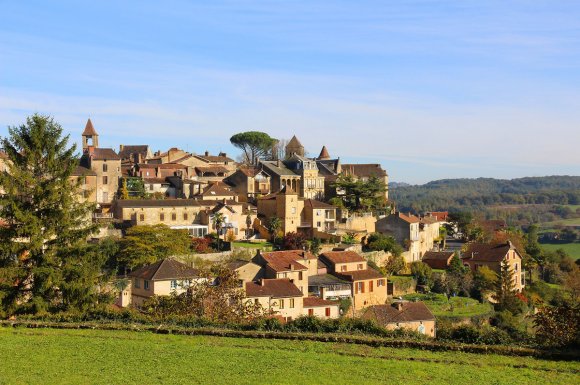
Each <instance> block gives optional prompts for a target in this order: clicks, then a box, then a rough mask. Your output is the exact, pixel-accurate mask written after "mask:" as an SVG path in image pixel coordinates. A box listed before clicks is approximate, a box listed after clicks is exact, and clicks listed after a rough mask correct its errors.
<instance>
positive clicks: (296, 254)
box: [261, 250, 316, 259]
mask: <svg viewBox="0 0 580 385" xmlns="http://www.w3.org/2000/svg"><path fill="white" fill-rule="evenodd" d="M261 254H262V255H263V256H268V257H272V258H276V257H277V256H287V257H291V258H294V259H316V256H315V255H314V254H312V253H311V252H310V251H304V250H281V251H267V252H262V253H261Z"/></svg>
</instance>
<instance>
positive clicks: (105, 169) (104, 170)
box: [103, 163, 108, 172]
mask: <svg viewBox="0 0 580 385" xmlns="http://www.w3.org/2000/svg"><path fill="white" fill-rule="evenodd" d="M107 170H108V167H107V164H106V163H103V172H107Z"/></svg>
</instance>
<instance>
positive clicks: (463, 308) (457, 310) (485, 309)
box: [404, 294, 493, 318]
mask: <svg viewBox="0 0 580 385" xmlns="http://www.w3.org/2000/svg"><path fill="white" fill-rule="evenodd" d="M404 298H405V299H409V300H413V299H418V300H419V301H423V302H425V305H427V307H428V308H429V310H431V312H432V313H433V314H434V315H435V316H436V317H439V316H444V317H457V318H463V317H474V316H478V315H483V314H488V313H491V311H492V310H493V307H492V306H491V304H489V303H479V301H477V300H475V299H473V298H465V297H451V298H449V300H447V297H445V295H444V294H407V295H406V296H404Z"/></svg>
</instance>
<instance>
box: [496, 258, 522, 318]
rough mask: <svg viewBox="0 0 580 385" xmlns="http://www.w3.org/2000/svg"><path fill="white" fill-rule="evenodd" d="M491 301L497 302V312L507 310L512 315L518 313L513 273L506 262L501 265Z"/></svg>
mask: <svg viewBox="0 0 580 385" xmlns="http://www.w3.org/2000/svg"><path fill="white" fill-rule="evenodd" d="M493 299H494V300H495V301H496V302H497V310H498V311H501V310H509V311H510V312H512V313H514V314H515V313H517V312H518V301H519V300H518V299H517V297H516V288H515V283H514V272H513V270H512V269H511V267H510V264H509V263H508V261H506V260H504V261H503V262H502V263H501V271H500V273H499V274H498V280H497V282H496V285H495V295H494V296H493Z"/></svg>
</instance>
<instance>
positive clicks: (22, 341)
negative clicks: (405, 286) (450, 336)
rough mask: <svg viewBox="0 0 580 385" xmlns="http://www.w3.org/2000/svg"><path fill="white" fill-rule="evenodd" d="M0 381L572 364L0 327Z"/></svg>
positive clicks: (437, 377) (417, 372) (493, 377)
mask: <svg viewBox="0 0 580 385" xmlns="http://www.w3.org/2000/svg"><path fill="white" fill-rule="evenodd" d="M0 344H1V348H0V362H1V363H2V364H1V365H0V384H266V383H269V384H359V383H360V384H402V383H407V384H429V385H433V384H510V385H513V384H540V383H541V384H574V383H578V381H579V379H580V377H579V373H580V363H578V362H564V361H549V360H541V359H535V358H529V357H507V356H499V355H477V354H472V353H457V352H429V351H423V350H418V349H406V348H384V347H383V348H377V347H370V346H363V345H354V344H338V343H321V342H310V341H282V340H266V339H249V338H246V339H244V338H224V337H203V336H196V337H191V336H176V335H160V334H152V333H148V332H126V331H98V330H56V329H24V328H17V329H13V328H0Z"/></svg>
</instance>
